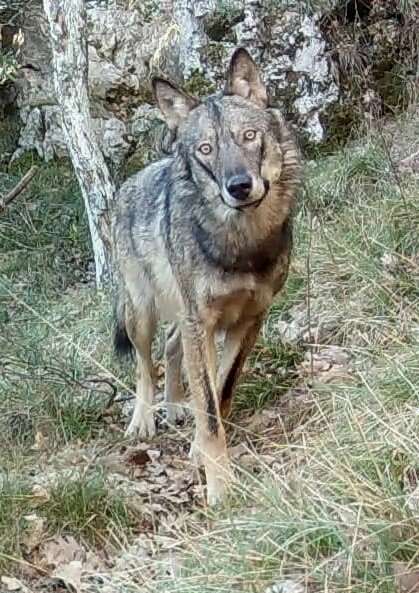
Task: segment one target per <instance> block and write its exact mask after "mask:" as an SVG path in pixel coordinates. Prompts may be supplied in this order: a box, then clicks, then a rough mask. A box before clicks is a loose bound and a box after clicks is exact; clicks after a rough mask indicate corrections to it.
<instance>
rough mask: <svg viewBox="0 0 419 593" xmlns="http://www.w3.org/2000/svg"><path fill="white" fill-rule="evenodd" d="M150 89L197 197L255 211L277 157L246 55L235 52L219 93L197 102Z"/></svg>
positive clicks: (272, 178)
mask: <svg viewBox="0 0 419 593" xmlns="http://www.w3.org/2000/svg"><path fill="white" fill-rule="evenodd" d="M153 88H154V93H155V96H156V100H157V103H158V105H159V107H160V110H161V111H162V113H163V116H164V118H165V120H166V123H167V125H168V126H169V128H170V129H171V130H172V131H174V132H175V133H176V137H177V146H178V149H179V150H180V151H181V153H182V155H183V156H184V157H185V158H186V159H187V161H188V167H189V170H190V172H191V175H192V177H193V180H194V182H195V184H196V185H197V187H198V189H199V190H201V191H202V194H201V195H203V196H204V197H205V198H206V199H208V200H211V201H213V202H214V203H215V202H217V203H218V204H219V203H220V202H221V203H223V204H224V207H228V208H230V209H236V210H238V211H242V210H244V209H247V208H252V207H256V206H258V205H259V204H260V203H261V202H262V201H263V200H264V199H265V197H266V196H267V195H268V194H269V189H270V187H271V186H272V185H273V184H275V182H276V181H278V179H279V178H280V176H281V166H282V152H281V146H280V139H279V138H278V126H277V125H275V118H274V116H273V113H272V111H271V110H270V109H269V108H268V96H267V92H266V88H265V86H264V84H263V83H262V80H261V77H260V75H259V72H258V69H257V67H256V64H255V63H254V61H253V60H252V58H251V57H250V55H249V54H248V53H247V51H245V50H244V49H238V50H236V51H235V52H234V54H233V57H232V59H231V62H230V67H229V70H228V74H227V81H226V85H225V89H224V91H223V92H222V93H220V94H217V95H212V96H210V97H208V98H207V99H205V100H203V101H202V102H200V101H199V100H198V99H196V98H194V97H191V96H189V95H187V94H186V93H184V92H183V91H181V90H179V89H177V88H176V87H175V86H173V85H172V84H171V83H170V82H168V81H166V80H163V79H154V80H153ZM276 123H277V122H276Z"/></svg>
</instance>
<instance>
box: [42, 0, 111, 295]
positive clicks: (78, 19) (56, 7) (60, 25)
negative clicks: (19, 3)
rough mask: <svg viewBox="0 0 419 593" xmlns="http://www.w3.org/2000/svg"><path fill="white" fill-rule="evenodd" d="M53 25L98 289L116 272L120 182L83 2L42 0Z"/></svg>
mask: <svg viewBox="0 0 419 593" xmlns="http://www.w3.org/2000/svg"><path fill="white" fill-rule="evenodd" d="M43 2H44V10H45V14H46V16H47V19H48V23H49V30H50V39H51V48H52V55H53V69H54V83H55V93H56V96H57V102H58V104H59V106H60V108H61V112H62V121H63V132H64V137H65V140H66V143H67V146H68V150H69V153H70V157H71V160H72V162H73V166H74V169H75V172H76V175H77V179H78V181H79V184H80V187H81V191H82V194H83V198H84V202H85V207H86V211H87V216H88V220H89V228H90V235H91V240H92V246H93V253H94V258H95V265H96V284H97V286H98V287H101V286H103V284H104V283H105V282H106V281H107V280H108V279H109V277H110V275H111V257H110V242H109V218H108V210H109V208H110V206H111V204H112V202H113V199H114V196H115V185H114V183H113V181H112V179H111V176H110V173H109V169H108V167H107V165H106V163H105V160H104V157H103V154H102V152H101V151H100V149H99V146H98V144H97V141H96V138H95V135H94V132H93V127H92V121H91V117H90V112H89V97H88V87H87V80H88V56H87V19H86V8H85V3H84V0H43Z"/></svg>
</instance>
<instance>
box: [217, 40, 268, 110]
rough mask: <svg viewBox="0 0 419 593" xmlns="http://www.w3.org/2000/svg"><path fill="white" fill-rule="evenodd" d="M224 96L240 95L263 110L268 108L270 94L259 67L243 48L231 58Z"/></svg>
mask: <svg viewBox="0 0 419 593" xmlns="http://www.w3.org/2000/svg"><path fill="white" fill-rule="evenodd" d="M224 94H226V95H239V96H240V97H243V98H244V99H249V101H252V102H253V103H255V105H257V106H258V107H261V108H262V109H264V108H265V107H267V106H268V93H267V92H266V87H265V85H264V84H263V82H262V79H261V77H260V75H259V70H258V67H257V66H256V64H255V62H254V61H253V59H252V57H251V56H250V54H249V53H248V52H247V51H246V50H245V49H243V48H239V49H236V51H235V52H234V54H233V56H232V58H231V61H230V67H229V70H228V74H227V82H226V86H225V89H224Z"/></svg>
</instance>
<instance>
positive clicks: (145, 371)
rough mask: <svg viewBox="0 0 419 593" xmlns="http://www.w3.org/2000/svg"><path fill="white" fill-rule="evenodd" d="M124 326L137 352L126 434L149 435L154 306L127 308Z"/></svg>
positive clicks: (151, 429) (152, 427) (151, 431)
mask: <svg viewBox="0 0 419 593" xmlns="http://www.w3.org/2000/svg"><path fill="white" fill-rule="evenodd" d="M126 328H127V332H128V335H129V338H130V340H131V342H132V343H133V344H134V346H135V351H136V355H137V367H136V380H137V386H136V401H135V409H134V413H133V415H132V419H131V422H130V423H129V426H128V428H127V430H126V433H125V434H126V435H133V436H138V437H140V438H151V437H153V436H154V434H155V432H156V427H155V422H154V414H153V399H154V369H153V361H152V356H151V346H152V343H153V338H154V333H155V331H156V319H155V316H154V313H153V307H151V306H147V307H144V308H141V309H138V307H136V308H135V309H134V308H132V309H131V310H129V311H127V319H126Z"/></svg>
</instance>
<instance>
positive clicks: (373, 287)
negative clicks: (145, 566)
mask: <svg viewBox="0 0 419 593" xmlns="http://www.w3.org/2000/svg"><path fill="white" fill-rule="evenodd" d="M397 125H398V126H399V127H400V131H399V138H405V137H408V136H409V134H410V133H411V130H413V129H416V126H417V120H409V119H406V120H404V121H400V122H399V123H398V124H397ZM0 138H1V134H0ZM390 140H391V138H390V139H389V138H387V137H386V135H385V133H384V134H383V133H382V132H380V133H373V132H371V134H369V135H368V136H366V137H365V138H363V139H362V141H361V142H358V143H353V144H351V145H348V146H346V147H345V148H344V149H343V150H341V151H339V152H338V153H335V154H332V155H329V156H327V157H323V158H320V159H317V160H316V161H313V162H311V163H309V164H308V166H307V174H306V181H305V187H304V191H303V192H302V195H301V199H300V201H299V204H298V209H297V212H296V235H295V257H294V261H293V264H292V267H291V272H290V277H289V280H288V282H287V285H286V288H285V291H284V293H283V294H282V295H281V297H280V298H279V299H278V300H277V302H276V303H275V305H274V307H273V308H272V311H271V315H270V317H269V320H268V322H267V324H266V326H265V329H264V332H263V339H261V340H260V342H259V344H258V347H257V348H256V349H255V352H254V353H253V355H252V359H251V364H250V369H249V371H248V372H247V373H246V375H245V377H244V380H243V382H242V384H241V386H240V388H239V390H238V394H237V398H236V403H235V410H236V412H238V415H237V416H236V417H234V416H233V421H234V418H236V420H237V422H238V424H239V427H240V423H241V422H242V421H244V420H245V419H246V418H248V417H250V416H251V415H252V413H253V412H259V411H261V410H262V409H265V408H271V409H272V410H276V411H277V412H278V417H280V418H279V420H280V422H281V430H277V431H276V432H272V431H271V432H269V431H267V432H266V433H264V432H263V431H262V430H261V432H259V433H258V434H257V435H256V436H257V439H258V443H259V444H260V443H262V444H263V448H264V450H265V452H266V451H268V452H269V455H270V457H271V458H273V459H275V463H274V464H270V465H269V464H268V462H267V461H266V460H264V458H263V457H261V458H260V460H259V461H258V459H259V458H258V457H256V461H257V468H256V469H255V470H249V469H248V468H246V465H244V464H242V465H241V462H240V460H239V461H238V466H237V474H238V476H240V486H239V487H237V488H236V489H235V491H234V492H233V494H232V496H231V499H230V501H229V503H228V504H226V505H225V506H224V507H223V508H221V509H217V510H215V511H212V512H211V513H210V512H209V511H202V510H201V511H200V514H199V515H196V514H195V515H193V516H192V517H191V519H190V521H191V523H190V524H189V526H188V527H184V528H183V527H182V528H176V529H177V530H176V529H175V530H174V533H175V535H176V539H177V548H178V549H179V550H180V551H179V552H178V555H177V556H176V558H177V562H178V565H179V566H178V568H177V577H176V578H172V577H170V578H168V577H167V574H166V573H165V571H164V566H165V565H164V562H163V561H162V560H161V559H160V558H159V557H158V556H157V558H156V568H155V573H154V577H153V579H154V580H153V582H152V590H153V591H165V593H171V592H173V593H175V592H177V593H178V592H180V591H182V593H197V592H198V591H199V592H200V593H207V592H208V593H209V592H211V593H213V592H214V591H217V592H224V591H226V592H227V591H228V592H230V591H235V590H238V591H242V592H244V593H247V592H249V593H255V592H262V593H265V591H267V590H268V587H270V586H271V585H274V584H275V583H276V584H279V583H281V582H282V581H284V580H285V579H291V580H293V581H298V582H301V583H303V584H304V587H305V588H306V590H307V591H310V592H311V591H319V592H320V591H324V592H330V591H333V593H338V592H341V593H343V592H345V593H372V592H377V593H393V592H394V593H396V591H397V593H399V590H400V588H397V587H396V584H395V578H394V566H395V563H403V564H402V566H403V567H404V569H405V570H406V572H409V571H411V570H412V569H413V568H414V567H416V566H417V565H418V558H417V549H418V545H419V540H418V530H417V518H418V512H419V506H415V505H418V503H417V502H415V500H416V499H415V494H417V493H415V489H416V486H417V484H419V477H418V476H419V466H418V462H417V459H418V453H419V451H418V443H417V438H416V435H417V431H418V428H419V427H418V421H419V420H418V419H419V416H418V413H417V410H418V404H419V364H418V361H419V313H418V311H419V306H418V305H419V260H418V253H419V249H418V248H419V244H418V235H417V230H418V228H419V208H418V202H417V195H418V190H419V182H418V180H417V178H415V177H414V176H412V175H408V174H404V175H403V177H400V175H399V174H398V173H397V169H396V167H395V163H394V162H393V158H392V157H391V154H393V153H397V155H398V156H397V158H399V156H400V154H399V153H400V150H401V148H400V146H399V147H396V148H397V150H395V149H394V150H393V147H391V146H390V144H389V142H390ZM411 142H412V143H415V142H416V139H415V137H414V135H413V136H412V137H411ZM403 150H405V151H407V153H409V154H410V153H411V152H414V150H412V149H411V146H410V145H409V146H405V147H403ZM403 150H402V152H403ZM416 150H417V148H416ZM390 153H391V154H390ZM33 162H34V158H33V157H32V156H30V157H27V158H26V159H25V160H22V161H19V162H18V163H15V164H14V165H13V166H12V168H11V169H7V168H3V169H2V170H1V171H0V184H1V188H0V192H2V191H5V190H7V189H8V188H9V187H11V186H12V185H13V184H14V183H15V182H16V181H17V179H18V178H20V176H21V175H22V174H23V173H24V172H25V171H26V170H27V169H28V168H29V167H30V165H31V164H32V163H33ZM37 164H38V165H39V167H40V171H39V174H38V176H37V177H36V179H35V181H34V183H33V184H32V185H31V187H30V188H29V189H28V190H27V192H26V193H25V194H24V195H23V196H20V197H19V198H18V199H17V200H16V201H15V203H14V204H13V205H12V206H11V207H10V208H8V210H7V211H6V213H4V214H3V216H2V218H1V219H0V248H1V253H2V255H1V259H0V298H1V310H0V330H1V337H0V348H1V351H2V357H1V361H0V366H1V374H0V428H1V430H0V442H1V453H0V458H1V459H0V466H1V468H2V470H1V474H0V476H1V481H0V542H1V543H0V571H3V572H7V573H8V574H9V573H10V574H11V573H17V574H19V570H20V569H19V567H20V563H19V562H20V561H21V560H22V559H23V558H24V546H23V542H24V540H25V519H24V517H25V516H27V515H28V514H31V513H36V514H37V515H39V516H40V517H42V518H43V519H44V520H45V525H46V533H47V534H48V535H49V536H51V537H53V536H54V535H55V534H58V533H71V534H73V535H75V537H76V538H77V539H79V540H80V541H82V542H83V543H84V544H85V545H86V546H91V547H93V548H95V547H99V548H106V547H107V546H108V545H109V547H110V548H111V549H112V550H116V549H118V548H120V547H121V546H122V545H123V546H125V544H126V542H127V541H128V540H129V539H130V538H131V537H133V536H134V534H135V532H136V531H138V530H139V529H140V526H141V517H140V515H139V512H137V513H135V512H134V511H133V510H132V505H130V504H129V501H128V500H127V499H126V498H125V497H124V496H122V495H119V494H118V493H117V492H116V491H115V489H114V488H112V487H111V485H110V476H109V475H108V472H109V470H107V469H106V468H102V469H98V467H92V466H89V468H88V469H87V470H86V471H81V470H80V468H79V467H77V464H76V469H77V471H76V470H75V469H74V466H71V471H70V473H68V472H61V473H60V471H58V469H57V467H56V461H55V460H56V458H57V455H59V454H62V453H63V452H67V451H69V452H70V455H71V452H73V451H75V450H77V449H80V448H86V447H87V448H89V447H90V448H92V447H93V448H94V447H96V446H97V447H98V448H104V449H107V448H112V446H113V444H114V443H115V442H119V441H118V439H119V436H118V433H117V432H113V431H112V430H111V429H110V428H109V424H108V423H107V420H106V412H107V409H106V408H107V402H108V400H109V397H110V394H111V393H112V388H109V385H108V383H107V381H110V382H111V383H113V384H114V385H115V386H116V388H117V389H118V392H119V394H124V393H126V391H128V390H129V386H131V385H132V381H133V375H132V374H128V373H130V372H131V371H128V369H125V368H124V367H121V366H119V364H118V363H117V362H116V361H115V360H114V358H113V356H112V353H111V349H110V340H109V337H110V328H111V314H110V310H111V307H110V303H109V298H108V296H107V295H106V294H101V293H96V291H95V289H94V287H93V286H92V284H91V280H90V279H91V276H90V272H89V267H88V263H89V261H90V255H89V254H90V248H89V241H88V235H87V224H86V219H85V215H84V210H83V205H82V202H81V198H80V193H79V191H78V189H77V185H76V182H75V179H74V176H73V175H72V174H71V173H70V172H69V171H68V168H67V165H66V164H65V163H53V164H48V165H45V164H43V163H37ZM284 324H285V325H292V324H294V325H295V329H296V337H295V339H290V340H289V341H286V340H285V344H282V343H281V338H282V337H283V327H284ZM319 328H320V330H321V331H320V330H319ZM300 330H301V331H300ZM330 346H333V347H335V348H336V349H338V350H339V351H341V352H344V353H346V354H348V356H349V357H350V368H348V369H346V368H344V372H342V373H339V372H336V373H335V374H334V375H333V373H332V380H330V381H325V380H324V378H323V376H322V374H321V372H314V374H313V375H311V374H310V373H308V374H304V373H302V371H301V368H302V366H301V364H302V361H303V360H305V361H306V360H307V357H310V356H316V355H317V354H319V353H321V352H322V351H323V350H324V349H325V348H326V347H330ZM119 381H120V382H119ZM294 387H298V390H299V391H300V392H301V393H303V394H304V398H303V400H302V401H300V400H298V398H296V399H295V402H293V399H292V398H293V396H292V390H293V388H294ZM290 394H291V395H290ZM289 402H291V403H289ZM291 404H292V405H291ZM287 406H288V407H287ZM290 419H291V420H292V422H291V421H290ZM113 421H114V422H116V423H119V424H120V425H121V419H120V418H119V417H118V416H116V417H114V418H113ZM257 430H258V429H255V431H257ZM281 431H282V432H281ZM249 438H251V435H250V436H249ZM45 459H48V464H47V470H48V472H52V473H53V474H54V475H55V477H54V479H53V480H52V481H51V482H50V483H49V485H48V498H47V499H46V500H44V502H43V503H42V504H41V505H40V504H39V501H38V502H37V501H36V500H35V498H34V496H33V491H32V488H33V473H34V468H37V467H38V466H39V467H41V468H43V469H42V470H41V471H46V469H45ZM70 465H71V464H70ZM54 472H55V473H54ZM180 506H181V505H180ZM180 506H179V507H176V509H175V511H174V513H175V514H176V513H177V508H180ZM181 510H183V507H182V509H181ZM149 529H150V531H152V528H151V527H150V528H149ZM169 532H170V533H171V534H172V535H173V531H170V530H169ZM121 542H124V544H121ZM137 576H138V575H137ZM136 578H137V577H135V578H134V574H133V572H132V571H131V572H123V571H122V572H120V573H118V583H119V585H118V587H114V590H116V591H118V593H119V591H121V592H122V591H137V590H140V586H141V585H140V584H139V582H138V581H137V580H136ZM138 578H139V577H138ZM278 587H279V585H278ZM278 590H280V589H279V588H278Z"/></svg>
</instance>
